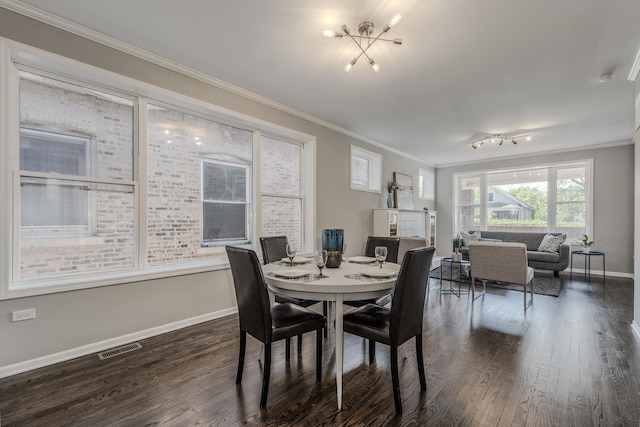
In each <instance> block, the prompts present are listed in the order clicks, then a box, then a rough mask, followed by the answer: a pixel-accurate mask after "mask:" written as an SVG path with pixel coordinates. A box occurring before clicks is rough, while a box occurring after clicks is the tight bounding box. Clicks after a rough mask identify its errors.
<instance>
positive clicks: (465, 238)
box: [460, 231, 480, 246]
mask: <svg viewBox="0 0 640 427" xmlns="http://www.w3.org/2000/svg"><path fill="white" fill-rule="evenodd" d="M460 238H461V239H462V246H469V242H479V241H480V232H479V231H476V232H475V233H465V232H464V231H461V232H460Z"/></svg>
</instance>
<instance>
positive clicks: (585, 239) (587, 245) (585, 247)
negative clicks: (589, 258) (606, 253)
mask: <svg viewBox="0 0 640 427" xmlns="http://www.w3.org/2000/svg"><path fill="white" fill-rule="evenodd" d="M599 241H600V240H589V236H587V235H586V234H583V235H582V239H581V240H580V245H582V252H584V253H589V252H590V251H591V248H592V247H593V246H594V245H595V244H596V243H598V242H599Z"/></svg>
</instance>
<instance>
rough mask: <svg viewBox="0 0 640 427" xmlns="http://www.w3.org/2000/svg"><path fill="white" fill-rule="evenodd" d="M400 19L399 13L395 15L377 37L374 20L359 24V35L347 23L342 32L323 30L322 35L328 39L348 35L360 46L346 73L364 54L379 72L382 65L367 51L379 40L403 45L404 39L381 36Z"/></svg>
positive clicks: (345, 69) (374, 69)
mask: <svg viewBox="0 0 640 427" xmlns="http://www.w3.org/2000/svg"><path fill="white" fill-rule="evenodd" d="M399 20H400V15H399V14H398V15H396V16H394V17H393V19H392V20H391V21H389V22H388V23H387V24H386V25H385V26H384V28H383V29H382V31H381V32H380V34H378V35H377V36H376V37H372V34H373V31H374V30H375V26H374V25H373V22H372V21H362V22H361V23H360V25H358V34H360V35H359V36H358V35H357V36H355V37H354V36H353V34H351V30H349V27H347V25H346V24H345V25H343V26H342V32H336V31H332V30H324V31H323V32H322V37H324V38H326V39H328V38H334V37H337V38H342V37H345V36H346V37H349V38H350V39H351V40H352V41H353V43H354V44H355V45H356V46H357V47H358V49H359V51H360V53H359V54H358V55H357V56H355V57H354V58H353V59H352V60H351V61H349V63H348V64H347V65H346V66H345V67H344V72H345V73H348V72H349V71H351V68H353V66H354V65H356V62H358V59H360V57H361V56H362V55H364V56H365V58H367V61H369V65H371V68H372V69H373V71H375V72H376V73H377V72H378V71H380V67H379V66H378V64H376V61H374V60H373V58H371V57H370V56H369V55H368V54H367V51H368V50H369V48H370V47H371V46H373V44H374V43H375V42H377V41H384V42H390V43H393V44H395V45H401V44H402V39H397V38H396V39H383V38H381V37H382V35H383V34H385V33H386V32H387V31H389V30H390V29H391V27H393V26H394V25H395V24H397V23H398V21H399Z"/></svg>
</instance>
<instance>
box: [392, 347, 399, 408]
mask: <svg viewBox="0 0 640 427" xmlns="http://www.w3.org/2000/svg"><path fill="white" fill-rule="evenodd" d="M390 350H391V386H392V388H393V401H394V403H395V405H396V413H398V414H402V402H401V401H400V378H399V376H398V346H396V345H392V346H391V349H390Z"/></svg>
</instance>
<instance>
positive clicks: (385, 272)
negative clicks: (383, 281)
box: [360, 268, 397, 278]
mask: <svg viewBox="0 0 640 427" xmlns="http://www.w3.org/2000/svg"><path fill="white" fill-rule="evenodd" d="M396 273H397V272H396V271H394V270H389V269H387V268H368V269H366V270H361V271H360V274H362V275H363V276H367V277H378V278H380V277H391V276H393V275H395V274H396Z"/></svg>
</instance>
